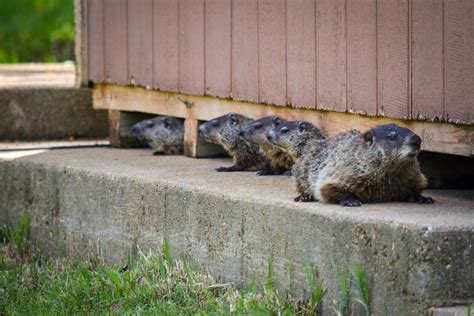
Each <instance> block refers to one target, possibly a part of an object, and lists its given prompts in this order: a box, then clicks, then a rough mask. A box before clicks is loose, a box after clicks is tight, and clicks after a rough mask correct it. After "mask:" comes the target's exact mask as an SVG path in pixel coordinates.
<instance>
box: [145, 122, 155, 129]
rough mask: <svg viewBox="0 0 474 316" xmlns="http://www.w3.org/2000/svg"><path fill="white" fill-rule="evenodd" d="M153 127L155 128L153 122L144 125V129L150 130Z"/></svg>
mask: <svg viewBox="0 0 474 316" xmlns="http://www.w3.org/2000/svg"><path fill="white" fill-rule="evenodd" d="M153 126H155V124H154V123H153V122H148V123H146V127H148V128H152V127H153Z"/></svg>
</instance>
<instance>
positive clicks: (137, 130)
mask: <svg viewBox="0 0 474 316" xmlns="http://www.w3.org/2000/svg"><path fill="white" fill-rule="evenodd" d="M132 133H133V134H134V135H138V134H139V133H140V128H139V127H138V126H136V125H135V126H133V127H132Z"/></svg>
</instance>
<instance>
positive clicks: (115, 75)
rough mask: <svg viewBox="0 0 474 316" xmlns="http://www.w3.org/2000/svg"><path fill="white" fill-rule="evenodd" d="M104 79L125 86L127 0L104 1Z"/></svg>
mask: <svg viewBox="0 0 474 316" xmlns="http://www.w3.org/2000/svg"><path fill="white" fill-rule="evenodd" d="M104 33H105V50H104V51H105V79H106V81H107V82H109V83H118V84H122V85H126V84H127V72H128V70H127V64H128V62H127V58H128V56H127V0H104Z"/></svg>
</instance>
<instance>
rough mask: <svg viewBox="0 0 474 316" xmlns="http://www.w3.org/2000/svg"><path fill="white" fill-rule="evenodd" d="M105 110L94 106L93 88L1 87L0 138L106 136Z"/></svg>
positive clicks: (42, 138) (28, 138)
mask: <svg viewBox="0 0 474 316" xmlns="http://www.w3.org/2000/svg"><path fill="white" fill-rule="evenodd" d="M107 126H108V124H107V113H106V111H95V110H94V109H92V95H91V90H90V89H74V88H64V87H54V88H53V87H37V88H16V89H14V88H4V89H0V140H44V139H65V138H103V137H107V136H108V127H107Z"/></svg>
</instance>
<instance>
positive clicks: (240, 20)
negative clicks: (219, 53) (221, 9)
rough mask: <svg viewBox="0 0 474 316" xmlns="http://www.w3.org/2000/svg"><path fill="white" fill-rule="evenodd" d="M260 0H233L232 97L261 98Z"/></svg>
mask: <svg viewBox="0 0 474 316" xmlns="http://www.w3.org/2000/svg"><path fill="white" fill-rule="evenodd" d="M257 9H258V3H257V0H232V80H231V81H232V97H233V98H234V99H237V100H247V101H251V102H258V91H259V87H258V16H257V14H258V12H257V11H258V10H257Z"/></svg>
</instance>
